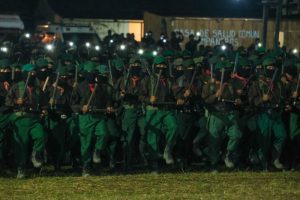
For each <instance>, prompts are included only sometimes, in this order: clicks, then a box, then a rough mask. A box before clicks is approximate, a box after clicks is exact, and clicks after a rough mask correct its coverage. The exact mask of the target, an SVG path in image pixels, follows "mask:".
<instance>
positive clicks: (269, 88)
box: [266, 68, 278, 95]
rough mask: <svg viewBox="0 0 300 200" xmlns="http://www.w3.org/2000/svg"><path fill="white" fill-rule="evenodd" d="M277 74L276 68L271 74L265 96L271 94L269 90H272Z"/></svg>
mask: <svg viewBox="0 0 300 200" xmlns="http://www.w3.org/2000/svg"><path fill="white" fill-rule="evenodd" d="M277 73H278V68H276V69H275V71H274V74H273V77H272V80H271V84H270V85H269V87H268V91H267V94H266V95H269V94H270V92H271V90H272V87H273V85H274V82H275V78H276V76H277Z"/></svg>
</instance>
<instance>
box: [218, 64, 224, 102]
mask: <svg viewBox="0 0 300 200" xmlns="http://www.w3.org/2000/svg"><path fill="white" fill-rule="evenodd" d="M224 76H225V68H222V75H221V82H220V90H222V88H223V83H224ZM218 100H219V101H220V100H221V96H219V97H218Z"/></svg>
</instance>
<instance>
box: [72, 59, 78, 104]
mask: <svg viewBox="0 0 300 200" xmlns="http://www.w3.org/2000/svg"><path fill="white" fill-rule="evenodd" d="M77 85H78V63H77V62H76V65H75V77H74V84H73V88H72V92H71V97H70V103H72V100H73V96H74V92H75V89H76V87H77Z"/></svg>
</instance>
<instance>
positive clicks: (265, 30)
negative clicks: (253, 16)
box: [262, 1, 269, 48]
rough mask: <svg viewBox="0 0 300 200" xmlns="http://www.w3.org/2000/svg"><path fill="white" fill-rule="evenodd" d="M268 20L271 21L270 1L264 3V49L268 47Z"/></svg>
mask: <svg viewBox="0 0 300 200" xmlns="http://www.w3.org/2000/svg"><path fill="white" fill-rule="evenodd" d="M268 20H269V4H268V1H263V31H262V44H263V47H264V48H266V45H267V33H268Z"/></svg>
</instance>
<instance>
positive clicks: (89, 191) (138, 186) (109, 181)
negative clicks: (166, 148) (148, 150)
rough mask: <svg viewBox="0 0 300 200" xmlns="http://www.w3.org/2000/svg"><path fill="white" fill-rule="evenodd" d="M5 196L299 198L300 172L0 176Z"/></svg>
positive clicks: (61, 197)
mask: <svg viewBox="0 0 300 200" xmlns="http://www.w3.org/2000/svg"><path fill="white" fill-rule="evenodd" d="M0 199H5V200H7V199H28V200H29V199H30V200H31V199H272V200H275V199H288V200H292V199H300V172H277V173H251V172H242V173H237V172H236V173H219V174H211V173H201V172H198V173H195V172H193V173H173V174H171V173H166V174H158V175H155V174H137V175H102V176H91V177H88V178H82V177H76V176H72V177H67V176H66V177H55V176H51V177H33V178H31V179H25V180H16V179H13V178H0Z"/></svg>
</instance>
